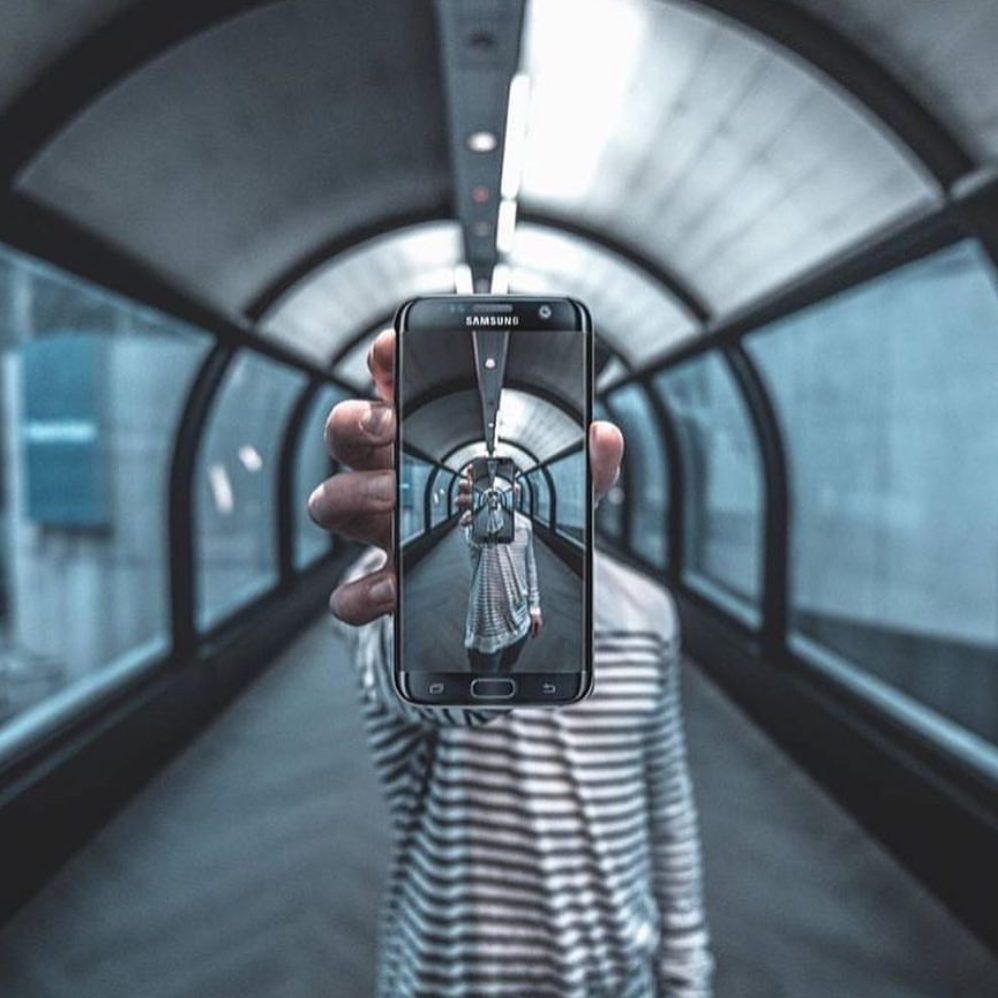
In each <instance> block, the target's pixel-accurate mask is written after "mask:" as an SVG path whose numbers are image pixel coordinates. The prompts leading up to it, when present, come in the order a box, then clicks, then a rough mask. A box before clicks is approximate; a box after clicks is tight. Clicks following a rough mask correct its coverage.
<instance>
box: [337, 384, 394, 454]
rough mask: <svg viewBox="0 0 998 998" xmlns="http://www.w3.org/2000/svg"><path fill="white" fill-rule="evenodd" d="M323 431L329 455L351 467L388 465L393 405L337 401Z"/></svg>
mask: <svg viewBox="0 0 998 998" xmlns="http://www.w3.org/2000/svg"><path fill="white" fill-rule="evenodd" d="M323 435H324V437H325V440H326V450H327V451H329V456H330V457H332V458H335V459H336V460H337V461H340V462H342V463H343V464H346V465H349V466H350V467H351V468H390V467H391V466H392V444H393V443H394V442H395V409H394V407H393V406H392V405H391V404H390V403H388V402H368V401H364V400H362V399H350V400H348V401H345V402H340V403H338V404H337V405H335V406H334V407H333V410H332V412H330V414H329V418H328V419H327V420H326V426H325V429H324V431H323Z"/></svg>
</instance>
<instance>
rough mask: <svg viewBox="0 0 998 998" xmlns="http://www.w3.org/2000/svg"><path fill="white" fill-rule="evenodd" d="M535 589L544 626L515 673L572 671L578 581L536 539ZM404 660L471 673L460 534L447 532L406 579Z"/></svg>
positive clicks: (467, 583) (466, 567)
mask: <svg viewBox="0 0 998 998" xmlns="http://www.w3.org/2000/svg"><path fill="white" fill-rule="evenodd" d="M534 557H535V560H536V563H537V588H538V591H539V593H540V599H541V611H542V613H543V615H544V627H543V629H542V630H541V633H540V635H538V637H537V638H536V639H533V638H531V639H530V640H529V641H528V642H527V643H526V645H525V646H524V648H523V652H522V653H521V655H520V657H519V659H518V660H517V663H516V667H515V669H514V672H552V671H559V670H560V669H562V668H563V669H566V670H570V669H574V668H576V665H575V663H577V662H578V661H579V657H580V653H579V645H580V641H579V619H580V615H581V599H582V583H581V581H580V579H579V576H578V575H576V574H575V573H573V572H572V571H571V569H569V568H568V567H567V566H566V565H565V563H564V562H563V561H561V560H560V559H559V558H558V556H557V555H556V554H555V553H554V552H553V551H552V550H551V549H550V548H549V547H548V546H547V545H546V544H545V543H544V542H543V541H542V540H541V539H540V538H539V537H537V538H535V540H534ZM407 578H408V583H407V585H406V593H407V596H406V600H405V620H406V639H405V640H406V661H407V662H408V661H412V662H427V663H432V664H431V665H429V666H426V667H427V668H430V669H431V671H439V672H469V671H470V670H471V667H470V665H469V663H468V657H467V652H465V650H464V625H465V620H466V617H467V611H468V592H469V590H470V588H471V561H470V559H469V557H468V547H467V544H466V543H465V540H464V535H463V533H462V531H460V530H456V529H455V530H451V531H449V532H448V533H446V534H445V535H444V536H443V537H442V538H441V539H440V540H439V541H438V542H437V544H436V545H435V546H434V547H433V548H432V549H431V550H430V551H428V552H427V553H426V555H425V556H424V557H423V558H422V559H421V560H420V561H419V563H418V564H417V565H416V566H415V568H413V569H412V570H411V572H410V573H409V574H408V576H407Z"/></svg>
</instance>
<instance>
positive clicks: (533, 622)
mask: <svg viewBox="0 0 998 998" xmlns="http://www.w3.org/2000/svg"><path fill="white" fill-rule="evenodd" d="M543 626H544V616H543V614H542V613H541V611H540V610H531V611H530V636H531V637H532V638H536V637H537V636H538V635H539V634H540V633H541V628H542V627H543Z"/></svg>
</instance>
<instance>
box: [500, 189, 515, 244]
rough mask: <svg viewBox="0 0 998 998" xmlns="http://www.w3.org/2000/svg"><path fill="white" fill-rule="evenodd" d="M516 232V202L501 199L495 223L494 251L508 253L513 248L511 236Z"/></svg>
mask: <svg viewBox="0 0 998 998" xmlns="http://www.w3.org/2000/svg"><path fill="white" fill-rule="evenodd" d="M515 232H516V202H515V201H513V200H512V199H511V198H503V200H502V203H501V204H500V205H499V220H498V222H497V223H496V249H497V250H498V251H499V252H500V253H503V254H505V253H508V252H509V251H510V250H511V249H512V248H513V235H514V233H515Z"/></svg>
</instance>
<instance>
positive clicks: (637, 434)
mask: <svg viewBox="0 0 998 998" xmlns="http://www.w3.org/2000/svg"><path fill="white" fill-rule="evenodd" d="M608 403H609V405H610V406H611V407H612V409H613V418H614V419H615V420H616V421H617V424H618V426H619V427H620V429H621V431H622V432H623V434H624V463H625V467H624V469H622V470H621V477H622V478H623V479H625V480H626V482H627V484H628V487H629V488H630V490H631V494H630V496H628V500H629V501H630V504H631V505H630V510H631V544H632V546H633V547H634V548H635V554H637V555H640V556H641V557H642V558H644V559H645V560H646V561H649V562H651V563H652V564H653V565H657V566H658V567H659V568H665V565H666V560H667V558H668V555H669V552H668V531H667V524H668V518H669V480H668V463H667V460H666V456H665V446H664V445H663V443H662V437H661V431H660V429H659V428H658V420H657V418H656V415H655V412H654V410H653V409H652V408H651V405H650V404H649V402H648V397H647V396H646V395H645V393H644V389H643V388H641V386H640V385H628V386H627V387H626V388H622V389H621V390H620V391H618V392H615V393H614V394H612V395H611V396H609V398H608Z"/></svg>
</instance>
